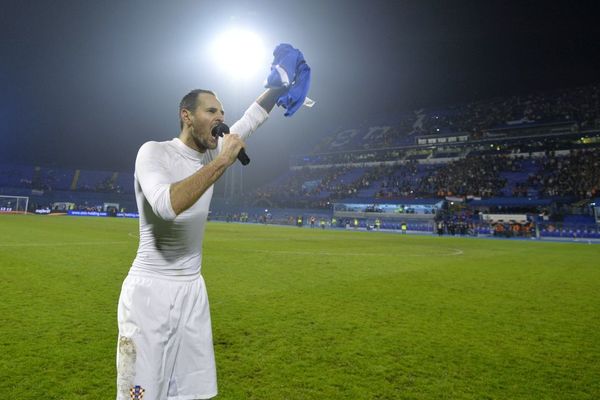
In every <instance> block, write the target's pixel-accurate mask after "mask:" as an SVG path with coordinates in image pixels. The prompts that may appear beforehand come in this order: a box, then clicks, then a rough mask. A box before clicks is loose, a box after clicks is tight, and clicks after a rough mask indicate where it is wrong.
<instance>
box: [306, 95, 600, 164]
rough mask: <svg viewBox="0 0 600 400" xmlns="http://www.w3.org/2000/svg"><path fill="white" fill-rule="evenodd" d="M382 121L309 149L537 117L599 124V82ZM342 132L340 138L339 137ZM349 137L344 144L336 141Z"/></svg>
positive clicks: (576, 125) (578, 125) (362, 146)
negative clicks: (377, 125)
mask: <svg viewBox="0 0 600 400" xmlns="http://www.w3.org/2000/svg"><path fill="white" fill-rule="evenodd" d="M394 119H395V120H396V121H395V122H393V123H391V124H389V125H386V126H384V127H380V128H381V129H379V130H378V131H377V134H373V132H372V131H371V129H372V127H368V126H363V127H358V128H356V129H349V130H346V131H338V132H335V133H333V134H332V135H328V136H326V137H325V138H324V139H323V141H321V142H320V143H319V144H318V145H317V146H316V147H315V148H314V149H313V151H312V154H318V153H328V152H334V151H337V152H340V151H343V152H345V153H346V154H345V155H344V156H343V157H345V158H348V157H352V155H348V154H347V152H348V151H352V150H370V149H382V148H390V147H394V146H405V145H409V144H415V141H414V138H415V137H418V136H423V135H426V136H429V135H440V134H450V133H466V134H469V135H470V136H471V139H480V138H482V137H484V136H485V134H486V132H487V131H489V130H491V129H496V128H501V127H509V126H512V127H518V126H527V125H531V124H535V123H538V124H539V123H569V124H571V125H572V126H573V128H572V129H573V131H574V132H582V131H586V130H591V129H596V130H597V129H600V85H598V84H596V85H589V86H584V87H579V88H574V89H566V90H558V91H553V92H545V93H535V94H528V95H523V96H511V97H502V98H494V99H489V100H482V101H475V102H471V103H466V104H460V105H455V106H450V107H444V108H439V109H435V110H433V109H421V110H417V111H414V112H411V113H406V114H403V115H401V116H399V117H397V118H394ZM340 138H343V139H344V140H343V141H341V140H340ZM340 142H347V143H346V144H345V145H344V147H343V148H340V147H339V146H336V144H339V143H340Z"/></svg>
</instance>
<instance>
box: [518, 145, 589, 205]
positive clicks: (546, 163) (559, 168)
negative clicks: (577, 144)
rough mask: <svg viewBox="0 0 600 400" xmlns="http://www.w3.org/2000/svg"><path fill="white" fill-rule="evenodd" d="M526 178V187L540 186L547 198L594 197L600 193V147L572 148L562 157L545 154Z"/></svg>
mask: <svg viewBox="0 0 600 400" xmlns="http://www.w3.org/2000/svg"><path fill="white" fill-rule="evenodd" d="M539 163H540V167H539V170H538V171H537V172H536V173H535V174H531V175H530V176H529V177H528V179H527V185H528V186H541V193H542V195H544V196H546V197H554V196H573V197H577V198H593V197H596V196H598V195H599V194H600V149H598V148H596V149H592V150H588V151H586V150H572V151H571V152H570V154H569V155H568V156H564V157H544V158H543V159H540V160H539Z"/></svg>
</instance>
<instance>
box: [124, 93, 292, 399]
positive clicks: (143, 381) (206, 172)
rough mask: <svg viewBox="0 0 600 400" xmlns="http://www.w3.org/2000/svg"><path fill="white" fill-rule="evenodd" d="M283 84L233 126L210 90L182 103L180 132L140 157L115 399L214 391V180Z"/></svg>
mask: <svg viewBox="0 0 600 400" xmlns="http://www.w3.org/2000/svg"><path fill="white" fill-rule="evenodd" d="M282 93H283V91H282V89H268V90H267V91H265V92H264V93H263V94H262V95H261V96H260V97H259V98H258V99H257V100H256V102H254V103H253V104H252V105H251V106H250V107H249V108H248V110H247V111H246V112H245V113H244V116H243V117H242V118H241V119H240V120H239V121H237V122H236V123H235V124H234V125H233V126H232V127H231V132H232V133H231V134H228V135H224V136H223V137H216V138H215V137H213V136H212V134H211V131H212V129H213V128H214V127H215V126H216V125H218V124H219V123H222V122H223V120H224V111H223V107H222V105H221V102H220V101H219V99H218V98H217V97H216V96H215V94H214V93H213V92H211V91H207V90H194V91H192V92H190V93H188V94H187V95H186V96H185V97H184V98H183V99H182V101H181V104H180V107H179V116H180V120H181V133H180V134H179V137H178V138H175V139H173V140H170V141H165V142H147V143H145V144H144V145H143V146H142V147H141V148H140V150H139V152H138V155H137V158H136V162H135V194H136V201H137V205H138V210H139V213H140V242H139V248H138V252H137V256H136V258H135V260H134V262H133V265H132V267H131V269H130V271H129V274H128V276H127V277H126V278H125V281H124V282H123V286H122V289H121V295H120V297H119V306H118V325H119V341H118V346H117V399H118V400H126V399H127V400H129V399H135V400H142V399H143V400H165V399H169V400H192V399H208V398H211V397H214V396H216V394H217V380H216V369H215V359H214V353H213V343H212V329H211V322H210V311H209V305H208V299H207V295H206V289H205V286H204V280H203V278H202V276H201V275H200V269H201V262H202V239H203V235H204V227H205V223H206V218H207V216H208V210H209V205H210V200H211V197H212V193H213V184H214V183H215V182H216V181H217V180H218V179H219V177H220V176H221V175H222V174H223V173H224V172H225V170H226V169H227V168H228V167H229V166H230V165H232V164H233V163H234V162H235V161H236V157H237V155H238V153H239V152H240V150H241V149H242V148H243V146H244V141H243V140H244V139H246V138H247V137H248V136H249V135H250V134H251V133H252V132H254V131H255V130H256V129H257V128H258V127H259V126H260V125H261V124H262V123H263V122H264V121H265V120H266V119H267V117H268V114H269V113H270V112H271V110H272V109H273V107H274V105H275V103H276V102H277V99H278V97H279V96H281V95H282Z"/></svg>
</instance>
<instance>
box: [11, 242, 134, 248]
mask: <svg viewBox="0 0 600 400" xmlns="http://www.w3.org/2000/svg"><path fill="white" fill-rule="evenodd" d="M125 243H127V244H130V243H131V242H130V241H120V242H62V243H0V247H55V246H99V245H100V246H104V245H107V244H125Z"/></svg>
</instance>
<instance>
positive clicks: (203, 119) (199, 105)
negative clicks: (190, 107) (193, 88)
mask: <svg viewBox="0 0 600 400" xmlns="http://www.w3.org/2000/svg"><path fill="white" fill-rule="evenodd" d="M224 115H225V111H223V106H222V105H221V102H220V101H219V99H217V98H216V97H215V96H213V95H212V94H209V93H200V94H199V95H198V99H197V101H196V109H195V110H194V111H193V112H190V114H189V118H190V121H191V125H192V126H191V128H192V129H191V137H192V139H193V140H194V144H195V145H196V146H197V148H198V150H199V151H200V152H204V151H206V150H207V149H210V150H213V149H216V148H217V143H218V138H214V137H213V136H212V135H211V131H212V129H213V128H214V127H215V126H216V125H217V124H219V123H220V122H223V121H224Z"/></svg>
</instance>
